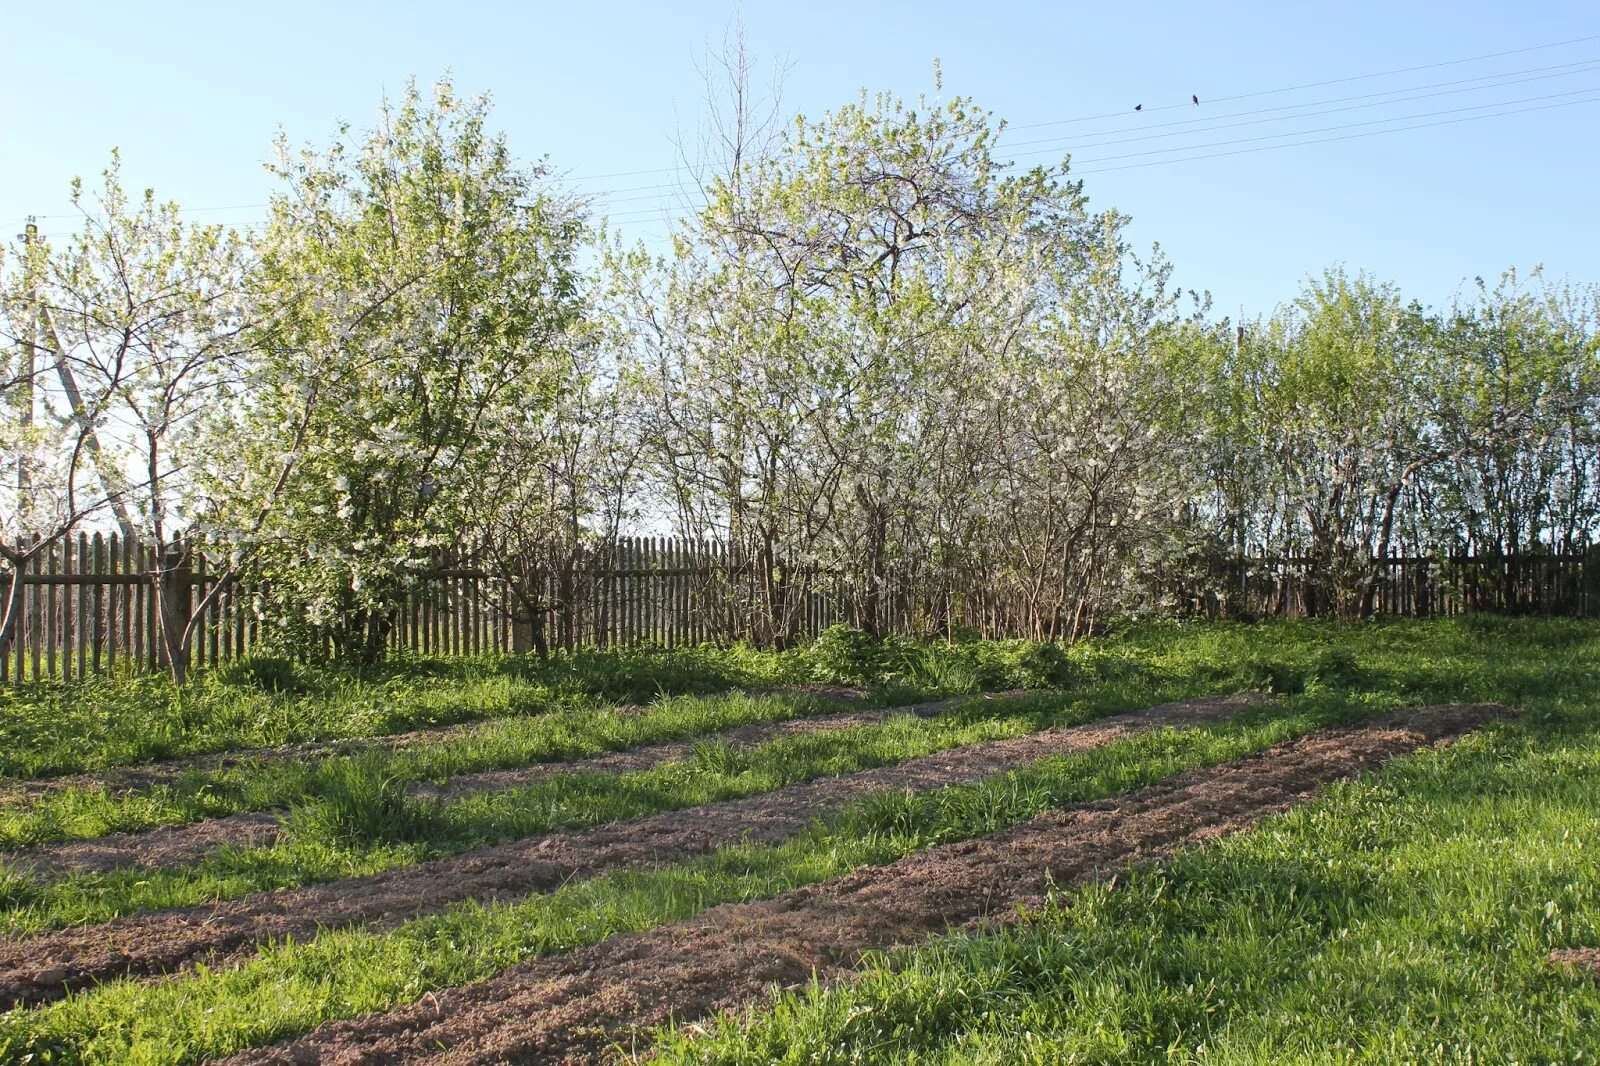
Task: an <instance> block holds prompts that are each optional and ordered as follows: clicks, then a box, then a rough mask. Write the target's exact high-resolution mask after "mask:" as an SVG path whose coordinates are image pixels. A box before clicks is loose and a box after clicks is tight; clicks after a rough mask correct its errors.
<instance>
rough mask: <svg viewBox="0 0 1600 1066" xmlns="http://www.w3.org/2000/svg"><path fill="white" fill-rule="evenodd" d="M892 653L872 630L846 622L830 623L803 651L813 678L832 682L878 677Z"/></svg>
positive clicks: (859, 682) (854, 682)
mask: <svg viewBox="0 0 1600 1066" xmlns="http://www.w3.org/2000/svg"><path fill="white" fill-rule="evenodd" d="M889 654H890V653H889V650H888V649H887V648H885V647H884V646H883V644H882V643H881V642H879V641H878V640H876V639H875V638H874V637H873V636H872V635H871V634H869V633H864V632H862V631H861V630H859V629H855V628H853V627H851V626H847V625H834V626H829V627H828V628H827V629H825V630H823V631H822V633H820V634H819V635H818V636H817V639H816V640H813V641H812V642H811V643H810V644H808V645H806V646H805V648H804V650H803V651H802V652H801V655H802V656H803V659H804V662H805V664H806V667H807V669H808V671H809V673H810V676H811V679H812V680H813V681H820V682H823V683H824V684H833V685H868V684H871V683H872V682H874V681H877V680H878V679H880V678H881V677H882V676H883V673H884V667H885V665H886V664H887V662H888V660H889Z"/></svg>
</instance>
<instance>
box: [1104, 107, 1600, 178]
mask: <svg viewBox="0 0 1600 1066" xmlns="http://www.w3.org/2000/svg"><path fill="white" fill-rule="evenodd" d="M1580 104H1600V96H1593V97H1590V98H1589V99H1587V100H1567V101H1565V102H1563V103H1559V104H1541V105H1539V106H1537V107H1521V108H1517V109H1516V110H1514V111H1500V112H1497V113H1495V114H1493V115H1468V116H1466V117H1464V118H1448V119H1441V120H1439V121H1438V122H1421V123H1418V124H1417V125H1414V126H1397V127H1395V128H1394V129H1387V130H1368V131H1366V132H1365V133H1346V134H1342V135H1340V136H1337V137H1319V138H1317V139H1316V140H1311V141H1294V142H1292V143H1290V144H1266V145H1261V146H1259V147H1256V148H1236V149H1234V150H1233V151H1231V152H1212V153H1209V154H1207V155H1196V156H1185V157H1183V158H1180V159H1155V160H1151V161H1149V162H1145V163H1125V164H1123V165H1122V166H1117V167H1101V168H1098V169H1096V170H1086V171H1082V172H1081V173H1084V174H1107V173H1110V172H1111V171H1114V170H1134V169H1137V168H1141V167H1156V166H1166V165H1170V164H1173V163H1189V162H1193V161H1195V160H1199V159H1219V158H1221V157H1223V156H1230V155H1248V154H1250V153H1252V152H1270V151H1273V150H1274V149H1278V148H1299V147H1300V146H1301V145H1307V144H1327V143H1329V142H1332V141H1353V140H1357V139H1359V138H1362V137H1378V136H1381V135H1382V134H1385V133H1404V132H1406V131H1407V130H1422V129H1428V128H1430V127H1433V126H1455V125H1459V124H1461V123H1463V122H1483V121H1485V120H1486V119H1491V118H1504V117H1505V116H1507V115H1523V114H1527V113H1528V112H1530V111H1553V110H1555V109H1556V108H1561V107H1577V106H1578V105H1580ZM1174 150H1175V151H1179V150H1181V149H1174Z"/></svg>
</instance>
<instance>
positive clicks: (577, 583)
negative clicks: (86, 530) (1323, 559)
mask: <svg viewBox="0 0 1600 1066" xmlns="http://www.w3.org/2000/svg"><path fill="white" fill-rule="evenodd" d="M25 547H27V545H25V544H19V545H18V549H19V550H22V549H23V548H25ZM171 551H176V554H175V555H173V556H169V558H168V559H167V560H166V561H165V562H166V565H165V566H163V565H160V564H162V562H163V560H162V559H161V558H160V556H159V553H158V551H157V549H156V548H155V547H154V546H151V545H146V544H141V543H138V542H135V541H130V540H126V539H123V538H119V537H118V536H117V535H116V534H110V535H102V534H98V533H96V534H93V535H89V534H83V533H80V534H78V535H77V536H75V537H73V538H70V539H64V540H60V541H58V542H56V543H54V544H52V545H50V546H48V547H47V548H45V549H44V550H42V551H39V552H38V553H37V554H35V555H34V556H33V557H32V558H31V560H30V561H29V563H28V564H27V565H26V566H25V567H24V569H23V571H22V573H21V574H20V575H19V576H20V579H21V581H22V604H21V610H20V612H19V618H18V621H17V626H16V632H15V633H14V635H13V639H12V640H11V641H10V643H9V646H6V647H3V648H0V682H4V681H20V680H28V679H44V678H57V679H64V680H71V679H73V678H79V677H85V676H88V675H92V674H96V673H100V672H103V671H107V670H118V669H124V670H131V671H145V670H159V669H162V668H163V667H164V666H165V665H166V664H165V663H164V659H163V649H162V647H161V642H160V640H159V637H158V634H159V631H160V630H159V620H158V617H157V611H156V585H155V581H154V579H153V577H152V575H153V574H155V573H157V572H158V570H159V571H164V572H166V573H167V575H168V576H167V578H166V580H167V581H168V582H170V584H169V585H168V592H169V594H174V593H175V594H176V595H177V596H178V597H179V604H180V608H181V607H182V605H183V604H184V603H185V602H187V603H188V604H191V605H192V604H195V603H198V602H199V601H200V600H201V599H202V598H203V597H204V596H205V594H206V592H207V591H208V590H210V589H211V588H212V587H213V585H215V583H216V582H217V581H218V580H219V578H218V576H217V575H218V570H219V568H218V567H217V565H216V564H215V562H214V561H212V560H209V559H208V558H207V556H206V554H205V552H203V551H199V550H194V551H189V552H187V553H185V552H183V551H182V550H181V549H176V550H175V549H169V552H171ZM175 558H181V559H182V560H183V561H182V563H181V565H178V566H174V565H173V562H174V559H175ZM1378 568H1379V581H1378V583H1377V586H1376V588H1375V595H1374V597H1373V603H1372V607H1373V612H1372V613H1374V614H1377V615H1382V616H1405V617H1434V616H1445V615H1453V614H1459V613H1462V612H1465V611H1484V610H1490V611H1501V612H1508V613H1543V614H1560V615H1569V616H1575V617H1591V618H1592V617H1597V616H1600V548H1595V549H1591V550H1589V551H1586V552H1572V553H1541V554H1531V555H1523V556H1519V557H1502V556H1495V555H1476V556H1468V555H1463V554H1449V553H1444V554H1434V555H1425V554H1421V553H1415V552H1414V553H1411V554H1401V553H1396V554H1393V555H1391V556H1390V557H1389V558H1387V559H1385V560H1382V561H1381V562H1380V563H1379V564H1378ZM1307 575H1308V565H1307V562H1306V561H1305V560H1303V559H1282V558H1272V557H1268V556H1264V555H1263V556H1252V557H1250V558H1247V559H1244V560H1234V561H1233V562H1232V563H1230V564H1228V565H1227V567H1226V570H1225V572H1221V573H1217V574H1213V575H1212V576H1211V577H1209V578H1207V579H1205V580H1204V581H1203V582H1200V583H1199V584H1197V585H1195V586H1194V587H1193V588H1190V589H1184V588H1182V587H1181V586H1180V587H1179V588H1177V589H1176V590H1175V591H1177V592H1178V597H1179V600H1180V609H1183V610H1187V611H1189V612H1190V613H1194V612H1199V613H1205V614H1211V615H1218V614H1248V615H1256V616H1262V615H1305V614H1317V613H1321V607H1320V606H1319V596H1318V594H1317V590H1316V588H1315V586H1314V584H1313V583H1312V582H1311V581H1310V580H1309V579H1308V576H1307ZM891 576H892V575H891ZM763 577H764V571H763V569H762V568H761V567H758V566H755V565H753V564H752V563H751V562H750V561H749V560H748V559H747V558H746V559H741V558H739V557H738V556H737V554H736V553H733V552H730V550H729V548H728V546H727V545H725V544H722V543H720V542H716V541H709V540H693V539H686V538H678V537H623V538H619V539H618V540H617V541H615V542H614V543H612V544H609V545H606V546H604V548H603V549H600V550H592V551H591V552H590V553H589V554H588V555H587V556H586V557H585V559H583V560H582V561H580V562H578V563H576V564H574V565H573V566H572V567H571V568H570V569H569V570H568V572H567V573H566V574H565V575H562V574H560V573H555V572H552V573H551V574H549V575H547V576H546V577H545V579H544V580H545V582H546V586H545V587H544V588H543V589H542V593H543V598H544V602H545V603H546V604H548V605H549V607H548V609H547V610H546V611H545V612H543V613H542V614H541V615H540V616H539V617H537V618H534V619H531V620H530V619H528V618H521V619H518V618H514V617H513V615H512V611H511V606H510V604H509V603H508V602H507V597H506V596H505V595H504V591H505V590H504V585H503V584H502V583H501V582H498V581H497V580H495V579H494V578H493V577H491V576H490V575H489V573H487V572H486V569H485V568H484V567H483V566H481V565H480V562H479V560H477V559H476V558H475V557H474V556H473V555H472V553H470V552H457V551H450V550H439V551H437V552H435V553H434V554H433V556H432V558H431V559H430V560H429V565H428V567H427V568H426V570H425V571H424V574H423V576H422V577H421V579H420V580H419V581H418V582H417V583H416V586H415V587H414V588H413V589H412V590H411V592H410V593H409V594H408V595H407V596H406V597H405V599H404V601H403V602H402V604H401V606H400V608H399V610H398V611H397V612H396V613H395V616H394V619H393V625H392V628H391V629H390V632H389V634H388V647H389V648H390V649H391V650H404V651H410V652H415V653H418V654H424V655H474V654H483V653H488V652H517V651H526V650H528V648H529V646H530V645H529V626H530V625H534V626H538V627H540V630H541V634H542V635H543V637H544V640H545V643H546V644H547V645H548V646H550V647H558V648H576V647H580V646H597V647H612V646H626V645H654V646H660V647H676V646H681V645H692V644H698V643H701V642H704V641H718V642H722V641H727V640H729V639H736V638H740V637H748V636H750V635H751V634H752V629H751V622H750V619H751V618H753V617H756V616H758V615H759V614H760V611H761V609H762V607H763V603H762V600H761V596H762V589H761V587H760V586H761V583H762V580H763ZM8 584H9V583H8V582H7V581H6V580H5V578H4V576H0V595H4V594H6V593H7V592H8V591H9V588H8ZM1153 584H1159V580H1157V581H1156V582H1153ZM886 585H887V586H888V587H889V588H891V589H898V588H899V587H898V585H897V584H896V583H895V582H893V581H889V582H886ZM971 585H972V588H970V589H969V590H968V591H967V592H966V593H965V594H963V595H962V596H961V597H960V598H961V599H962V600H963V601H964V604H963V606H962V607H961V608H959V609H958V610H957V612H956V615H954V616H952V617H954V618H955V620H957V621H960V620H962V618H963V617H964V616H965V615H967V614H971V613H972V611H973V610H974V609H975V608H978V607H983V606H984V604H985V603H987V600H986V599H985V597H986V596H989V595H990V594H991V593H992V590H990V589H987V588H985V587H983V583H982V582H981V581H980V580H978V579H977V578H974V580H973V582H972V583H971ZM1167 589H1168V593H1167V594H1168V595H1170V593H1171V592H1172V591H1174V589H1173V587H1172V586H1167ZM1219 589H1221V590H1223V591H1222V593H1219V592H1218V590H1219ZM851 592H852V590H851V589H849V588H848V587H846V586H845V585H844V583H843V582H842V580H841V579H840V577H839V576H838V575H837V574H834V573H830V572H827V571H823V570H819V569H815V568H813V569H810V570H801V571H795V572H791V573H790V574H789V575H788V588H787V591H786V593H785V595H786V596H788V597H789V599H788V601H787V610H788V613H789V615H790V617H791V618H792V634H791V635H794V636H798V637H801V638H804V637H807V636H812V635H815V634H817V633H819V632H821V631H822V630H823V629H825V628H826V627H827V626H829V625H832V624H834V623H836V622H841V621H849V620H852V619H853V618H854V616H853V614H852V611H853V609H854V608H855V607H857V606H859V601H858V599H856V598H853V597H852V594H851ZM1185 597H1187V602H1186V603H1185V602H1182V601H1184V600H1185ZM254 600H255V597H254V595H253V592H252V590H250V589H248V588H244V587H240V585H239V584H238V583H237V582H233V581H228V583H227V584H226V586H225V587H223V588H222V589H221V590H219V591H218V594H217V596H216V597H215V599H214V600H213V602H212V603H211V605H210V606H209V608H208V609H207V610H206V612H205V613H204V615H203V617H201V618H200V619H199V621H198V623H197V627H196V633H195V637H194V640H193V643H192V646H191V649H190V665H191V666H193V667H199V668H204V667H207V666H212V665H215V664H218V663H223V662H226V661H228V660H230V659H235V658H238V657H240V656H243V655H246V654H247V653H249V651H250V650H251V649H252V648H254V647H256V646H257V645H258V644H259V643H260V641H261V638H262V625H261V623H260V621H259V620H258V618H257V617H256V614H255V611H254V606H253V604H254ZM880 607H881V609H880V613H879V621H880V625H882V627H883V628H884V629H885V630H886V631H889V632H905V633H912V635H919V636H920V635H923V634H921V633H916V632H913V631H914V630H915V629H916V627H917V625H919V624H921V625H926V624H927V622H926V616H927V613H928V612H926V611H925V610H922V609H920V607H919V604H918V603H917V601H916V599H915V597H914V596H913V595H912V594H911V592H910V591H909V590H906V589H899V590H898V591H896V592H893V593H892V594H890V595H887V596H886V597H884V599H883V601H882V603H881V605H880ZM985 618H987V615H985ZM919 619H920V621H919ZM980 621H982V619H973V618H966V619H965V624H967V625H968V626H969V627H971V626H973V625H977V624H978V623H979V622H980ZM983 631H984V632H988V628H987V627H985V628H984V629H983ZM991 635H1002V636H1003V635H1012V634H1009V633H994V634H991Z"/></svg>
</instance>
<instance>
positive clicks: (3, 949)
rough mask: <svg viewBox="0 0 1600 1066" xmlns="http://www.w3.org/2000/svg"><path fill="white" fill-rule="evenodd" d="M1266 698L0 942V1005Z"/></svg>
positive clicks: (721, 836) (1125, 720)
mask: <svg viewBox="0 0 1600 1066" xmlns="http://www.w3.org/2000/svg"><path fill="white" fill-rule="evenodd" d="M1265 698H1266V697H1264V696H1261V695H1259V694H1255V693H1241V694H1239V695H1236V696H1226V697H1219V698H1207V699H1199V700H1188V701H1185V702H1182V703H1174V704H1165V705H1162V706H1160V707H1154V708H1150V709H1148V710H1145V711H1141V712H1137V713H1133V714H1124V715H1117V716H1114V717H1110V718H1106V719H1102V720H1101V721H1098V722H1092V723H1089V724H1087V725H1079V726H1072V727H1060V728H1055V729H1047V730H1044V731H1042V732H1039V733H1034V734H1030V735H1028V736H1023V737H1014V738H1010V739H1005V740H996V741H988V742H985V743H981V744H973V745H969V746H967V747H964V748H956V749H952V750H950V751H944V752H939V753H937V754H934V755H929V756H925V757H922V758H918V759H912V760H909V761H907V762H904V763H900V764H898V765H894V766H885V767H880V768H877V769H872V770H866V771H862V772H859V773H854V774H848V775H845V776H842V777H834V778H824V779H820V780H814V781H807V782H802V783H800V784H795V785H790V786H787V787H785V788H780V789H777V790H775V791H773V792H767V793H763V794H760V795H755V796H748V797H745V798H742V799H737V800H730V801H728V802H725V803H716V804H708V805H705V806H701V807H691V808H686V809H684V810H678V811H669V812H665V813H662V814H655V815H651V816H649V817H646V818H640V819H635V820H632V821H623V822H613V823H608V824H605V825H599V826H593V827H590V828H587V829H582V830H574V831H567V832H555V833H548V834H544V835H541V836H535V837H529V838H526V839H521V840H515V841H510V842H508V843H503V844H496V845H492V846H489V847H483V848H478V849H476V850H473V851H469V852H466V853H464V854H461V855H457V856H453V857H451V858H447V859H437V860H433V861H431V862H424V863H418V864H416V865H412V866H405V867H400V868H397V869H394V870H388V871H385V872H383V873H380V874H375V875H372V876H368V877H359V878H350V879H347V880H341V881H334V882H328V883H326V884H321V885H312V886H308V887H304V888H295V889H285V890H281V891H273V892H259V893H255V894H253V895H250V896H246V897H243V898H241V899H235V900H227V901H223V902H220V903H215V904H209V905H205V906H198V907H185V908H181V909H173V910H165V911H154V912H150V913H145V914H135V915H130V916H128V917H125V918H118V919H116V920H114V921H110V922H106V923H103V924H99V925H92V926H81V927H74V928H69V929H60V930H52V931H48V932H44V933H40V934H36V935H33V936H29V937H24V938H12V939H8V940H0V1006H4V1007H9V1006H15V1005H26V1004H35V1003H41V1002H45V1001H47V1000H51V999H55V998H58V997H59V996H61V995H63V994H65V992H66V991H68V990H69V989H73V988H81V987H83V986H85V985H88V984H91V983H93V982H96V981H101V980H105V979H108V978H112V977H118V976H122V975H151V974H160V973H165V972H170V971H173V970H177V969H179V968H182V967H184V966H187V965H191V964H193V963H195V962H206V963H208V964H212V965H215V964H219V963H222V962H225V961H227V960H229V959H231V958H235V957H241V956H247V955H249V954H252V953H253V952H254V950H255V947H256V945H258V944H261V943H264V942H267V941H272V940H277V939H282V938H284V937H294V938H295V939H298V940H304V939H307V938H309V937H311V936H314V935H315V934H316V933H317V931H318V930H319V929H323V928H331V927H340V926H351V925H365V926H371V927H376V928H380V929H381V928H389V927H392V926H394V925H398V924H399V923H401V922H403V921H405V920H407V919H409V918H413V917H415V916H417V915H419V914H425V913H429V912H432V911H437V910H440V909H442V908H444V907H445V906H447V905H449V904H451V903H455V902H458V901H461V900H466V899H473V900H478V901H480V902H488V901H492V900H503V899H513V898H517V897H521V896H527V895H529V894H532V893H535V892H545V891H549V890H551V889H554V888H556V887H558V886H560V885H562V884H564V883H566V882H568V881H571V880H573V879H576V878H587V877H593V876H595V875H597V874H600V873H604V872H606V871H608V870H613V869H617V868H620V867H626V866H648V865H660V864H668V863H675V862H681V861H683V860H685V859H689V858H693V857H695V856H697V855H704V854H707V853H709V852H712V851H715V850H717V849H719V848H723V847H727V846H729V845H731V844H735V843H738V842H741V841H753V842H758V843H776V842H778V841H782V840H785V839H788V838H789V837H792V836H794V835H795V834H797V833H799V832H801V831H802V830H804V829H805V828H807V827H808V826H809V825H810V824H811V823H812V822H813V821H815V820H816V819H817V818H818V817H820V816H823V815H826V814H828V813H830V812H833V811H837V810H839V809H841V808H843V807H845V806H847V805H848V804H850V803H852V802H855V801H856V800H859V799H860V798H862V797H863V796H866V795H868V794H869V793H873V792H878V791H883V790H901V789H910V790H915V791H927V790H932V789H936V788H942V787H945V786H948V785H957V784H967V783H971V782H975V781H979V780H982V779H983V778H986V777H989V776H992V775H994V774H997V773H1000V772H1003V771H1005V770H1010V769H1014V768H1016V767H1019V766H1025V765H1027V764H1029V763H1032V762H1035V761H1037V760H1039V759H1042V758H1046V757H1048V756H1052V755H1061V754H1066V753H1070V752H1074V751H1082V750H1085V749H1088V748H1093V747H1098V746H1100V745H1103V744H1107V743H1110V742H1111V741H1113V740H1116V739H1119V738H1121V737H1124V736H1127V735H1129V734H1131V733H1135V732H1140V731H1143V730H1148V729H1155V728H1161V727H1165V726H1169V725H1189V724H1198V723H1202V722H1211V721H1219V720H1222V719H1224V718H1227V717H1229V716H1231V715H1232V714H1234V713H1235V712H1237V711H1238V710H1240V709H1241V708H1243V707H1246V706H1249V705H1251V704H1253V703H1257V702H1260V701H1262V700H1263V699H1265Z"/></svg>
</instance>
